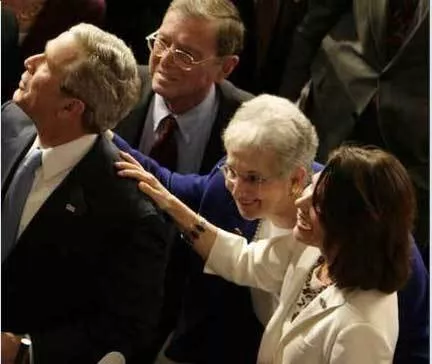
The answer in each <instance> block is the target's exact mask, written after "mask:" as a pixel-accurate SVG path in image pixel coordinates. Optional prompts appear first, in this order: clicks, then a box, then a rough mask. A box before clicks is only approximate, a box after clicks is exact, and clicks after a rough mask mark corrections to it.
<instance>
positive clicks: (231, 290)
mask: <svg viewBox="0 0 432 364" xmlns="http://www.w3.org/2000/svg"><path fill="white" fill-rule="evenodd" d="M114 143H115V144H116V145H117V146H118V147H119V148H120V149H122V150H125V151H127V152H129V153H130V154H132V155H133V156H134V158H136V159H137V160H138V161H139V163H140V164H142V165H143V166H144V168H145V169H146V170H147V171H149V172H151V173H153V174H154V175H155V176H156V178H157V179H158V180H159V181H161V183H162V184H163V185H164V186H165V187H167V188H168V189H169V190H170V191H171V192H172V193H173V194H174V195H176V196H177V197H178V198H179V199H180V200H182V201H183V202H184V203H186V204H187V205H188V206H189V207H191V208H192V209H193V210H194V211H198V212H199V214H200V215H201V216H203V217H204V218H206V219H208V220H209V221H211V222H212V223H213V224H215V225H216V226H218V227H220V228H223V229H225V230H227V231H231V232H235V233H237V234H239V233H241V234H242V235H243V236H244V237H245V238H247V239H248V240H249V241H250V240H251V239H252V238H253V235H254V233H255V230H256V227H257V223H258V221H257V220H255V221H247V220H245V219H243V218H242V217H241V215H240V214H239V212H238V210H237V207H236V205H235V202H234V200H233V199H232V197H231V194H230V192H229V191H228V190H227V189H226V188H225V182H224V177H223V174H222V173H221V172H220V170H219V167H220V165H221V164H222V163H223V161H224V160H221V161H219V162H218V163H217V164H216V166H215V167H214V168H213V170H212V171H211V172H210V173H209V174H208V175H205V176H200V175H194V174H189V175H181V174H178V173H172V172H170V171H169V170H167V169H165V168H163V167H160V166H159V165H158V164H157V163H156V162H155V161H154V160H152V159H151V158H148V157H146V156H144V155H142V154H141V153H139V152H137V151H135V150H133V149H131V148H130V147H129V146H128V145H127V144H126V143H125V142H124V141H123V140H121V139H120V138H119V137H117V136H116V137H115V138H114ZM313 168H314V170H316V171H317V170H319V169H321V168H322V166H321V165H320V164H318V163H314V166H313ZM412 247H413V249H412V264H411V269H412V274H411V278H410V280H409V281H408V283H407V285H406V287H405V288H404V289H403V290H401V291H399V292H398V303H399V339H398V343H397V346H396V352H395V359H394V361H395V363H396V362H397V363H428V362H429V274H428V272H427V270H426V268H425V266H424V263H423V260H422V258H421V255H420V253H419V251H418V248H417V246H416V245H415V244H413V245H412ZM202 267H203V262H202V261H201V258H200V257H198V255H197V254H196V257H195V263H194V266H193V267H191V268H193V269H194V270H195V272H194V273H195V276H194V282H195V283H197V284H196V285H190V287H189V289H188V290H187V291H185V293H184V295H185V296H184V300H185V301H184V302H187V303H190V304H191V306H195V307H194V308H195V309H196V312H194V311H190V312H189V311H188V307H183V316H182V317H181V318H180V324H181V326H180V327H181V328H183V331H181V333H180V334H179V333H176V335H175V336H174V341H173V343H172V345H171V347H169V348H168V352H167V353H168V354H169V353H170V351H173V353H176V354H177V353H179V352H180V353H181V352H182V349H183V347H182V344H183V345H186V344H187V345H191V346H190V347H191V348H193V349H194V350H197V351H201V350H202V348H203V347H204V348H205V349H206V350H209V352H207V353H206V354H205V355H207V356H208V357H211V356H212V355H214V356H216V357H217V358H219V360H221V355H224V354H225V351H228V348H229V350H231V348H232V347H233V346H234V347H235V345H236V344H238V343H241V345H239V346H242V348H243V349H242V350H245V349H246V350H248V351H249V353H253V352H255V351H257V350H258V342H256V341H254V339H256V336H258V335H259V331H256V332H253V334H254V335H252V336H253V340H251V341H250V342H245V341H246V339H247V340H250V339H251V338H250V336H251V334H252V333H251V332H250V331H249V330H251V328H250V326H251V324H252V323H255V324H256V328H259V327H260V325H259V324H258V322H257V320H256V318H255V317H254V314H253V311H252V306H251V303H250V297H249V292H248V289H247V288H245V287H239V286H235V285H233V284H232V283H229V282H226V281H224V280H223V279H222V278H219V277H213V276H209V275H206V274H203V273H202ZM194 289H199V290H197V291H193V290H194ZM240 295H241V298H242V300H241V301H240V300H239V298H238V297H240ZM186 313H187V314H188V315H186ZM246 313H247V314H248V315H249V316H251V318H250V320H251V322H248V323H246V324H245V325H246V326H245V327H244V328H239V327H238V326H239V325H240V324H241V325H243V324H244V323H242V322H241V321H240V320H241V319H245V318H246ZM185 315H186V316H185ZM236 315H238V316H236ZM182 320H183V321H182ZM200 320H201V321H200ZM177 329H179V327H178V328H177ZM188 329H189V330H188ZM223 330H225V331H223ZM181 334H183V336H181ZM188 334H189V335H191V336H190V337H189V338H188V337H187V335H188ZM239 334H241V335H245V336H244V337H239V336H235V335H239ZM176 339H178V341H176ZM228 339H229V340H232V341H233V342H232V341H230V342H228ZM194 340H196V341H195V342H194ZM203 340H204V341H205V342H203ZM194 345H195V346H194ZM201 345H204V346H201ZM225 345H227V347H226V346H225ZM187 347H188V348H189V346H187ZM235 350H237V351H238V349H235ZM237 351H235V352H234V355H235V357H236V358H237V359H238V358H241V353H239V352H237ZM187 361H189V362H192V363H198V362H199V363H203V362H206V363H210V362H212V363H213V362H214V363H216V362H219V363H247V361H245V360H241V361H238V360H237V361H235V360H233V359H232V356H230V354H229V352H228V353H226V357H223V360H222V361H217V360H210V359H208V360H207V361H203V360H194V359H192V360H191V359H188V360H187Z"/></svg>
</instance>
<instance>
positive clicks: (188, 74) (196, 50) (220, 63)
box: [115, 0, 253, 363]
mask: <svg viewBox="0 0 432 364" xmlns="http://www.w3.org/2000/svg"><path fill="white" fill-rule="evenodd" d="M244 32H245V29H244V25H243V22H242V20H241V19H240V16H239V13H238V10H237V9H236V8H235V6H234V5H233V4H232V2H231V1H227V0H200V1H198V0H173V1H172V2H171V4H170V6H169V8H168V10H167V12H166V13H165V16H164V18H163V21H162V24H161V25H160V27H159V29H157V30H156V31H155V32H154V33H152V34H150V35H148V36H147V42H148V47H149V49H150V51H151V54H150V58H149V65H148V66H143V67H141V69H140V73H141V78H142V80H143V91H142V96H141V99H140V101H139V103H138V104H137V105H136V107H135V108H134V109H133V110H132V112H131V113H130V114H129V115H128V116H127V117H126V118H125V119H124V120H123V121H121V122H120V123H119V125H118V126H117V128H116V129H115V132H116V133H118V134H119V135H120V136H121V137H123V138H124V139H125V140H126V141H127V142H128V143H129V144H130V145H131V146H132V147H134V148H136V149H139V150H140V151H141V152H142V153H143V154H146V155H150V156H152V157H153V158H155V159H157V160H158V161H159V162H160V163H161V165H164V166H165V167H169V169H170V170H173V171H177V172H180V173H198V172H199V173H202V174H205V173H208V172H210V170H211V169H212V167H213V166H214V165H215V164H216V162H217V161H218V160H219V159H220V158H221V157H222V156H223V155H224V154H225V153H224V148H223V145H222V140H221V133H222V131H223V129H224V128H225V127H226V125H227V124H228V121H229V120H230V118H231V116H232V115H233V114H234V112H235V111H236V110H237V108H238V107H239V106H240V104H241V103H242V102H243V101H246V100H248V99H250V98H252V95H251V94H249V93H247V92H245V91H243V90H240V89H238V88H236V87H235V86H234V85H233V84H232V83H230V82H229V81H227V80H226V78H227V77H228V76H229V75H230V74H231V72H232V71H233V70H234V68H235V67H236V66H237V64H238V62H239V54H240V52H241V51H242V48H243V38H244ZM167 117H170V118H174V119H175V122H176V127H173V131H171V133H172V134H171V136H170V137H168V139H169V140H170V141H171V143H172V142H174V143H173V144H175V145H174V147H171V148H167V149H165V153H166V154H169V155H168V156H165V157H166V158H164V160H163V161H162V157H161V156H160V155H159V156H158V157H156V155H155V154H154V151H155V149H156V145H157V142H158V140H159V129H160V128H161V127H162V126H163V123H164V120H166V119H167ZM168 129H169V128H168ZM164 134H165V135H166V134H170V131H169V130H168V131H166V133H164ZM173 148H174V149H175V151H176V152H177V153H174V154H176V155H172V154H171V153H172V149H173ZM168 150H170V152H169V153H168ZM174 159H175V160H174ZM169 162H173V163H171V164H168V163H169ZM171 256H172V260H171V262H170V264H169V265H168V268H167V273H166V275H167V280H166V286H165V306H164V308H163V313H162V317H163V322H161V324H160V326H159V335H160V340H159V342H155V345H154V348H155V351H156V352H157V351H158V349H160V347H161V346H162V344H163V343H164V341H165V340H166V338H167V336H168V334H169V333H170V332H171V331H172V330H173V331H174V332H173V336H172V340H171V344H170V345H169V347H168V350H167V356H169V357H170V358H171V359H173V360H174V361H176V362H200V363H208V362H210V361H211V360H213V362H219V363H221V362H224V363H226V362H227V360H228V359H227V360H225V358H222V360H219V361H218V359H217V358H220V356H217V355H216V354H217V353H216V352H215V350H214V349H212V348H211V347H210V345H215V346H216V347H218V346H219V345H222V346H224V344H223V343H224V342H229V341H232V342H233V340H234V338H233V336H235V335H234V334H233V332H234V331H235V330H234V329H235V328H236V325H239V326H242V325H241V324H240V323H239V322H241V320H240V319H239V320H238V321H237V322H227V321H230V319H227V317H229V314H228V313H227V314H222V315H219V316H215V315H214V311H215V307H217V305H218V304H220V302H221V300H223V301H224V302H234V304H233V306H239V305H240V303H239V302H237V303H235V302H236V299H235V298H233V297H232V295H230V293H228V291H230V290H233V288H232V285H231V284H228V283H227V282H225V281H223V280H222V279H219V278H218V279H216V280H215V282H214V284H212V285H209V284H207V283H208V282H205V283H204V284H203V281H202V279H203V274H202V263H201V262H200V261H199V259H197V257H196V256H195V255H194V253H193V252H192V251H191V250H189V249H188V248H187V247H186V246H185V244H184V243H183V242H182V241H179V244H176V245H175V250H174V251H173V252H172V254H171ZM204 279H205V280H206V279H208V278H206V277H204ZM211 279H212V280H214V278H211ZM227 285H229V287H227ZM237 289H238V288H236V289H234V290H237ZM213 295H215V297H218V298H217V299H214V300H213V298H212V296H213ZM248 299H249V297H246V298H245V300H248ZM210 301H211V302H212V303H211V304H209V302H210ZM211 305H213V306H214V307H211ZM216 310H218V311H220V309H219V308H216ZM230 310H231V311H232V312H238V311H240V315H243V313H245V312H246V311H247V308H243V306H242V308H241V309H239V308H238V307H237V308H235V307H232V308H230ZM236 310H238V311H236ZM242 311H243V312H242ZM249 314H250V315H251V316H252V317H253V312H252V311H250V312H249ZM213 316H214V317H213ZM234 316H236V315H235V314H232V315H231V317H234ZM244 316H245V317H246V314H245V315H244ZM243 326H244V328H242V329H241V330H243V332H246V331H247V330H248V328H247V327H246V326H245V325H243ZM236 332H239V331H238V330H237V331H236ZM222 336H225V338H222ZM244 336H245V337H244V340H245V341H248V339H247V338H246V333H245V335H244ZM230 337H231V339H230ZM238 346H239V349H238V350H239V351H241V349H240V345H238ZM212 357H213V359H212ZM149 361H150V359H149Z"/></svg>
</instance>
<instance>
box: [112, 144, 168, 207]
mask: <svg viewBox="0 0 432 364" xmlns="http://www.w3.org/2000/svg"><path fill="white" fill-rule="evenodd" d="M120 156H121V157H122V159H123V161H120V162H116V163H115V166H116V167H117V168H118V169H119V171H118V172H117V174H118V175H119V176H121V177H128V178H134V179H136V180H137V181H138V187H139V189H140V190H141V191H142V192H144V193H145V194H147V195H149V196H150V197H151V198H152V199H153V200H154V201H155V202H156V203H157V204H158V206H159V207H160V208H161V209H162V210H166V209H167V208H168V206H169V204H170V201H171V199H172V197H173V196H172V195H171V193H170V192H169V191H168V190H167V189H166V188H165V187H164V186H163V185H162V184H161V183H160V182H159V181H158V180H157V178H156V177H155V176H153V175H152V174H151V173H149V172H147V171H146V170H145V169H144V168H143V167H142V166H141V164H139V163H138V162H137V161H136V160H135V159H134V158H133V157H132V156H131V155H130V154H129V153H125V152H122V151H120Z"/></svg>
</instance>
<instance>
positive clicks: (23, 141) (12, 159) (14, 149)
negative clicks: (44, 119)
mask: <svg viewBox="0 0 432 364" xmlns="http://www.w3.org/2000/svg"><path fill="white" fill-rule="evenodd" d="M35 137H36V131H35V129H34V127H31V126H29V127H26V128H25V129H24V130H23V131H22V133H21V134H20V135H19V136H18V137H16V138H12V139H9V140H5V141H4V142H3V143H2V163H1V165H2V166H1V173H2V190H4V189H7V186H8V184H9V183H8V182H7V181H10V179H11V177H12V176H13V173H14V172H15V169H16V167H17V165H18V164H19V162H20V161H21V160H22V158H24V156H25V154H26V153H27V151H28V150H29V149H30V147H31V145H32V143H33V141H34V139H35Z"/></svg>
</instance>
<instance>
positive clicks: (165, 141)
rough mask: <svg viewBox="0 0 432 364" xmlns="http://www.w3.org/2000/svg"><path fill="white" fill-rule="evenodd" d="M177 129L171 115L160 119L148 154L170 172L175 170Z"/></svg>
mask: <svg viewBox="0 0 432 364" xmlns="http://www.w3.org/2000/svg"><path fill="white" fill-rule="evenodd" d="M177 127H178V125H177V121H176V119H175V118H174V117H173V116H172V115H168V116H167V117H165V118H164V119H162V120H161V122H160V123H159V125H158V127H157V129H156V133H155V142H154V144H153V147H152V149H151V151H150V153H149V156H150V157H152V158H153V159H154V160H156V161H158V162H159V164H160V165H162V166H164V167H166V168H168V169H169V170H171V171H175V170H176V169H177V141H176V139H175V130H176V129H177Z"/></svg>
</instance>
